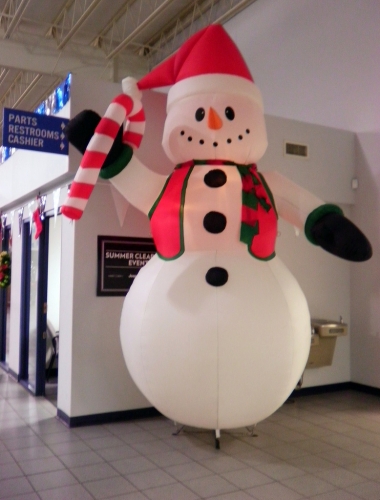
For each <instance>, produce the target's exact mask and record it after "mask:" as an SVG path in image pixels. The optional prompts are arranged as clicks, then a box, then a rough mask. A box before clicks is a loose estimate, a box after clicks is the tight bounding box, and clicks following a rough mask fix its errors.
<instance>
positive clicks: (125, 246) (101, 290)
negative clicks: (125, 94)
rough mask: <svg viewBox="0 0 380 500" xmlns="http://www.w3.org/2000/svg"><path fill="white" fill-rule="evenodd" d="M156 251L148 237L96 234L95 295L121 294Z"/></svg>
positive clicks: (124, 292) (128, 287)
mask: <svg viewBox="0 0 380 500" xmlns="http://www.w3.org/2000/svg"><path fill="white" fill-rule="evenodd" d="M155 253H156V249H155V246H154V243H153V240H152V239H151V238H132V237H123V236H98V281H97V289H96V295H97V296H124V295H125V294H126V293H127V292H128V290H129V289H130V287H131V285H132V283H133V280H134V279H135V277H136V276H137V273H138V272H139V270H140V269H141V268H142V267H144V266H145V264H146V263H147V262H149V261H150V259H151V258H152V257H153V255H154V254H155Z"/></svg>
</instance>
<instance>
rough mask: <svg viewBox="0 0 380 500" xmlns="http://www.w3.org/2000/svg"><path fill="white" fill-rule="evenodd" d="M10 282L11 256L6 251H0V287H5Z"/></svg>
mask: <svg viewBox="0 0 380 500" xmlns="http://www.w3.org/2000/svg"><path fill="white" fill-rule="evenodd" d="M10 284H11V257H10V255H9V253H8V252H1V253H0V287H1V288H7V286H9V285H10Z"/></svg>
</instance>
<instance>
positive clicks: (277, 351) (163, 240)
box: [62, 25, 371, 429]
mask: <svg viewBox="0 0 380 500" xmlns="http://www.w3.org/2000/svg"><path fill="white" fill-rule="evenodd" d="M168 85H171V89H170V90H169V93H168V99H167V119H166V122H165V127H164V132H163V141H162V145H163V148H164V150H165V152H166V154H167V156H168V157H169V158H170V160H172V161H173V162H174V163H175V164H176V165H177V166H176V167H175V169H174V171H173V173H172V174H171V175H170V176H169V177H164V176H161V175H159V174H157V173H154V172H153V171H151V170H149V168H147V167H146V166H144V165H143V164H142V163H141V162H140V161H139V160H138V155H135V154H134V153H133V150H134V149H136V147H137V146H138V145H139V143H140V141H141V138H142V134H143V129H144V114H143V110H142V105H141V95H142V94H141V90H144V89H152V88H155V87H162V86H168ZM123 90H124V94H123V95H121V96H118V97H117V98H115V100H114V101H113V103H112V104H111V105H110V107H109V108H108V110H107V112H106V115H105V117H103V118H102V119H101V120H100V117H97V116H96V115H95V114H94V113H91V112H90V111H86V112H84V113H83V114H81V115H79V116H78V117H77V118H76V119H74V120H73V121H72V123H71V125H70V127H69V130H68V135H69V138H70V141H71V142H72V143H73V144H74V145H76V146H77V147H78V149H80V150H82V152H84V151H85V154H84V157H83V160H82V163H81V167H80V169H79V171H78V174H77V177H76V179H75V182H74V183H73V185H72V188H71V190H70V195H69V197H68V199H67V201H66V204H65V206H64V207H63V210H62V211H63V213H64V214H65V215H67V216H68V217H71V218H73V219H78V218H79V217H80V215H81V213H82V211H83V210H84V207H85V204H86V201H87V199H88V197H89V194H90V192H91V189H92V185H93V184H94V183H95V182H96V178H97V175H98V171H99V169H100V168H101V167H102V168H101V170H100V175H101V177H103V178H108V179H110V182H111V183H112V184H113V185H114V186H115V187H116V188H117V189H118V190H119V191H120V192H121V193H122V194H123V195H124V196H125V197H126V199H127V200H128V201H129V202H131V203H132V204H134V205H135V206H136V207H137V208H139V209H140V210H142V211H143V212H144V213H146V214H147V216H148V217H149V219H150V224H151V232H152V236H153V238H154V241H155V245H156V248H157V255H156V256H155V257H154V258H152V259H151V260H150V262H149V263H148V264H147V265H146V266H145V267H144V268H143V269H141V271H140V272H139V274H138V276H137V277H136V279H135V281H134V283H133V286H132V288H131V289H130V291H129V292H128V294H127V296H126V298H125V302H124V306H123V311H122V316H121V328H120V332H121V343H122V347H123V352H124V356H125V360H126V363H127V366H128V369H129V371H130V374H131V376H132V378H133V380H134V381H135V383H136V384H137V386H138V387H139V388H140V390H141V392H142V393H143V394H144V395H145V396H146V398H147V399H148V400H149V401H150V402H151V403H152V405H154V406H155V407H156V408H157V409H158V410H159V411H160V412H162V413H163V414H164V415H166V416H167V417H169V418H171V419H172V420H174V421H176V422H178V423H182V424H186V425H191V426H196V427H202V428H208V429H228V428H236V427H241V426H249V425H252V424H255V423H257V422H259V421H260V420H263V419H264V418H266V417H268V416H269V415H270V414H272V413H273V412H274V411H275V410H276V409H277V408H279V406H280V405H282V403H283V402H284V401H285V400H286V399H287V398H288V396H289V394H290V393H291V392H292V391H293V389H294V388H295V386H296V384H297V382H298V381H299V379H300V377H301V375H302V373H303V370H304V368H305V365H306V361H307V358H308V354H309V349H310V316H309V311H308V306H307V303H306V299H305V297H304V294H303V293H302V291H301V289H300V287H299V285H298V283H297V281H296V280H295V278H294V277H293V276H292V274H291V273H290V272H289V270H288V269H287V268H286V267H285V265H284V264H283V263H282V262H281V260H280V259H279V258H278V257H277V256H275V241H276V235H277V217H278V216H280V217H283V218H284V219H285V220H287V221H288V222H290V223H291V224H293V225H294V226H296V227H298V228H300V229H302V230H305V233H306V236H307V238H308V239H309V240H310V241H311V242H312V243H314V244H320V245H321V246H323V247H324V248H325V249H327V250H328V251H330V252H332V253H334V254H336V255H339V256H341V257H344V258H348V259H350V260H357V261H360V260H366V259H367V258H369V257H370V255H371V247H370V244H369V243H368V241H367V240H366V238H365V236H364V235H363V234H362V233H361V232H360V231H359V230H358V229H357V228H356V227H355V226H354V225H353V224H352V223H351V222H349V221H348V220H347V219H345V218H344V216H343V215H342V211H341V210H340V208H338V207H337V206H334V205H326V204H324V202H323V201H322V200H320V199H318V198H317V197H315V196H314V195H312V194H311V193H309V192H307V191H305V190H304V189H302V188H301V187H299V186H297V185H296V184H294V183H292V182H291V181H289V180H287V179H286V178H284V177H283V176H281V175H280V174H278V173H276V172H268V173H266V174H265V178H264V176H263V175H261V174H260V173H259V172H258V171H257V168H256V162H257V161H258V160H260V158H261V157H262V156H263V154H264V152H265V150H266V147H267V137H266V129H265V122H264V114H263V104H262V99H261V95H260V92H259V90H258V88H257V87H256V85H255V83H254V81H253V79H252V77H251V74H250V72H249V70H248V68H247V66H246V64H245V62H244V60H243V59H242V56H241V55H240V53H239V51H238V49H237V47H236V46H235V45H234V43H233V42H232V40H231V39H230V38H229V36H228V35H227V33H226V32H225V31H224V29H223V28H222V27H221V26H219V25H213V26H209V27H207V28H205V29H204V30H202V31H200V32H198V33H196V34H195V35H194V36H193V37H191V38H190V39H189V40H188V41H187V42H186V43H185V44H184V45H183V46H182V47H181V48H180V49H179V51H178V52H177V53H176V54H174V55H173V56H172V57H171V58H169V59H168V60H166V61H165V62H164V63H162V64H161V65H159V66H158V67H157V68H155V69H154V70H153V71H152V72H151V73H149V74H148V75H147V76H145V77H144V78H142V79H141V80H140V81H139V82H136V81H134V80H133V79H126V80H125V81H124V82H123ZM126 118H127V121H126V123H127V125H126V126H125V127H124V129H121V130H120V129H119V127H120V125H121V124H122V123H123V122H124V121H125V119H126ZM99 120H100V121H99ZM98 122H99V124H98V125H97V123H98ZM96 125H97V126H96ZM95 127H96V129H95ZM94 129H95V133H94ZM91 136H92V138H91V140H90V142H89V143H88V141H89V139H90V137H91ZM128 144H129V145H128ZM111 146H112V150H111V152H110V149H111Z"/></svg>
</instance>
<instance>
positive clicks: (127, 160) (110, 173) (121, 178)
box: [100, 146, 167, 215]
mask: <svg viewBox="0 0 380 500" xmlns="http://www.w3.org/2000/svg"><path fill="white" fill-rule="evenodd" d="M100 177H102V178H103V179H109V180H110V182H111V183H112V185H113V186H115V188H116V189H117V190H118V191H119V192H120V193H121V194H122V195H123V196H124V197H125V198H126V199H127V200H128V201H129V203H131V204H132V205H133V206H135V207H136V208H138V209H139V210H141V211H142V212H143V213H144V214H146V215H148V213H149V210H150V209H151V208H152V206H153V204H154V202H155V201H156V200H157V198H158V196H159V194H160V192H161V191H162V188H163V187H164V184H165V182H166V180H167V176H166V175H160V174H157V173H156V172H153V171H152V170H150V169H149V168H147V167H146V166H145V165H144V164H143V163H142V162H141V161H140V160H139V159H138V158H137V157H136V156H135V155H134V154H133V152H132V149H131V148H130V147H129V146H126V147H125V150H124V152H123V154H122V155H121V156H120V157H119V159H118V161H117V162H114V163H113V164H112V165H109V166H108V167H106V168H104V169H102V170H101V172H100Z"/></svg>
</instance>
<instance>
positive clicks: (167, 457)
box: [148, 450, 191, 468]
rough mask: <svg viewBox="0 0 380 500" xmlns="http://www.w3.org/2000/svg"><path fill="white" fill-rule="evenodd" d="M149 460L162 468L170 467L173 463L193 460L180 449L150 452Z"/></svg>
mask: <svg viewBox="0 0 380 500" xmlns="http://www.w3.org/2000/svg"><path fill="white" fill-rule="evenodd" d="M148 457H149V460H150V461H151V462H153V463H155V464H156V465H158V466H159V467H161V468H164V467H170V466H171V465H179V464H186V463H189V462H191V458H189V457H187V456H186V455H184V454H183V453H180V452H179V451H176V450H172V451H165V452H162V453H155V454H148Z"/></svg>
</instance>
